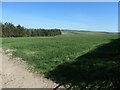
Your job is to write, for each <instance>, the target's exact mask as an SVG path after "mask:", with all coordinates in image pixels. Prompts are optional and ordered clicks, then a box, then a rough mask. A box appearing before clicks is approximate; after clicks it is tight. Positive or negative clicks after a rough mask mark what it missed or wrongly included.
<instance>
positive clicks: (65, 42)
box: [2, 31, 117, 74]
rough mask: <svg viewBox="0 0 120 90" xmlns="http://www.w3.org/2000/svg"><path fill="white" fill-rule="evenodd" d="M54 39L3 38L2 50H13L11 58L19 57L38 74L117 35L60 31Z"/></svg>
mask: <svg viewBox="0 0 120 90" xmlns="http://www.w3.org/2000/svg"><path fill="white" fill-rule="evenodd" d="M62 33H64V34H63V35H58V36H54V37H17V38H15V37H13V38H3V42H2V45H3V48H5V49H7V48H9V49H12V50H13V55H14V56H17V57H20V58H22V59H23V60H24V61H26V62H27V63H28V64H30V66H32V67H33V71H36V72H37V73H43V74H45V73H47V72H48V71H51V70H53V69H54V68H56V67H57V66H58V65H60V64H63V63H66V62H73V61H74V59H75V58H77V57H78V56H81V55H83V54H85V53H87V52H89V51H90V50H93V49H95V48H97V46H99V45H101V44H104V43H108V42H110V40H111V39H115V38H117V35H116V34H105V33H94V32H79V33H78V31H74V32H73V31H62Z"/></svg>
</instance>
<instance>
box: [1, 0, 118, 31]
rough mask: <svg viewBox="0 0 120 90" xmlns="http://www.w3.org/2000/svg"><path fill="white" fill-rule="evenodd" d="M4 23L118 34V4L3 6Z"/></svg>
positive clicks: (43, 3)
mask: <svg viewBox="0 0 120 90" xmlns="http://www.w3.org/2000/svg"><path fill="white" fill-rule="evenodd" d="M2 22H3V23H4V22H10V23H13V24H14V25H18V24H20V25H22V26H24V27H26V28H47V29H50V28H59V29H70V30H87V31H106V32H117V31H118V3H117V2H2Z"/></svg>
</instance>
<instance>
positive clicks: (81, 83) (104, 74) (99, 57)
mask: <svg viewBox="0 0 120 90" xmlns="http://www.w3.org/2000/svg"><path fill="white" fill-rule="evenodd" d="M119 51H120V39H115V40H111V42H110V43H108V44H104V45H101V46H99V47H98V48H96V49H95V50H93V51H90V52H88V53H86V54H84V55H82V56H80V57H78V58H76V59H75V61H74V62H72V63H64V64H62V65H59V66H58V67H56V68H55V69H54V70H52V71H50V72H48V73H47V75H46V77H48V78H49V79H51V80H53V81H55V82H57V83H59V86H57V87H56V88H54V90H56V89H57V88H59V87H60V86H62V85H63V86H65V88H66V90H68V89H70V90H71V89H73V90H101V89H103V88H105V90H106V89H107V90H113V89H114V90H115V89H117V90H119V88H120V52H119Z"/></svg>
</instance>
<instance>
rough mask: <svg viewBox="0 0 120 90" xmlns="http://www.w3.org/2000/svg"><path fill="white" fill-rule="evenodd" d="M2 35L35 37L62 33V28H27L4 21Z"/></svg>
mask: <svg viewBox="0 0 120 90" xmlns="http://www.w3.org/2000/svg"><path fill="white" fill-rule="evenodd" d="M1 26H2V37H31V36H32V37H34V36H56V35H61V31H60V29H27V28H24V27H23V26H21V25H17V26H15V25H13V24H12V23H8V22H6V23H2V24H1Z"/></svg>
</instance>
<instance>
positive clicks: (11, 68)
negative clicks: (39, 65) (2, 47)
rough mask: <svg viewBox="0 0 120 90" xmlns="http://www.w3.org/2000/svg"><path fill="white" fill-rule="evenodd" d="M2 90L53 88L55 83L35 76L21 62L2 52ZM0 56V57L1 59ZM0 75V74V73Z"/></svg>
mask: <svg viewBox="0 0 120 90" xmlns="http://www.w3.org/2000/svg"><path fill="white" fill-rule="evenodd" d="M1 53H2V55H1V56H2V88H54V87H56V86H57V84H56V83H54V82H52V81H50V80H48V79H46V78H44V77H43V76H40V77H38V76H36V75H34V74H33V73H31V72H29V71H28V70H27V65H26V64H25V62H22V61H21V60H19V59H18V58H17V59H15V58H14V59H13V58H11V56H10V55H6V54H5V53H3V52H2V51H0V54H1ZM1 56H0V57H1ZM0 74H1V72H0Z"/></svg>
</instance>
